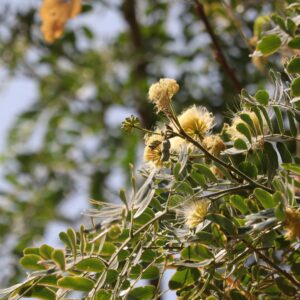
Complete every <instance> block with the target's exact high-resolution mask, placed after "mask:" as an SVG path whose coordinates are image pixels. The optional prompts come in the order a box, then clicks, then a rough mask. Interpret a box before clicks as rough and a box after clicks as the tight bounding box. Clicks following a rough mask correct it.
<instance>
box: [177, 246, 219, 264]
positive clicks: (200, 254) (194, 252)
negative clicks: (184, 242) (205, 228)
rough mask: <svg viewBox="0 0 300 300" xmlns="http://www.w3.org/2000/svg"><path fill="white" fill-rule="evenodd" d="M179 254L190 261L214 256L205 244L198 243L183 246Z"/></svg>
mask: <svg viewBox="0 0 300 300" xmlns="http://www.w3.org/2000/svg"><path fill="white" fill-rule="evenodd" d="M180 255H181V258H182V259H184V260H192V261H203V260H206V259H210V258H213V257H214V256H213V254H212V253H211V252H210V251H209V250H208V248H207V247H206V246H203V245H200V244H198V243H197V244H192V245H190V246H188V247H186V248H184V249H183V250H182V251H181V252H180Z"/></svg>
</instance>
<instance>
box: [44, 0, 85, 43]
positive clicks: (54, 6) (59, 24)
mask: <svg viewBox="0 0 300 300" xmlns="http://www.w3.org/2000/svg"><path fill="white" fill-rule="evenodd" d="M80 11H81V2H80V0H69V1H64V0H44V2H43V4H42V6H41V8H40V16H41V19H42V26H41V31H42V33H43V35H44V38H45V40H46V42H48V43H53V42H54V41H55V40H57V39H59V38H60V37H61V36H62V34H63V32H64V27H65V24H66V23H67V21H68V20H69V19H72V18H74V17H76V16H77V15H78V14H79V13H80Z"/></svg>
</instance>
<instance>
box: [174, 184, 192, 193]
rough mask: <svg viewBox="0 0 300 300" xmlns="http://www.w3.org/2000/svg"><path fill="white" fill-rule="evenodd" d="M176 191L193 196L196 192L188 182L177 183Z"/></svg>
mask: <svg viewBox="0 0 300 300" xmlns="http://www.w3.org/2000/svg"><path fill="white" fill-rule="evenodd" d="M174 189H175V191H177V192H178V193H180V194H184V195H193V194H194V190H193V188H192V186H191V184H190V183H189V182H187V181H177V182H176V183H175V185H174Z"/></svg>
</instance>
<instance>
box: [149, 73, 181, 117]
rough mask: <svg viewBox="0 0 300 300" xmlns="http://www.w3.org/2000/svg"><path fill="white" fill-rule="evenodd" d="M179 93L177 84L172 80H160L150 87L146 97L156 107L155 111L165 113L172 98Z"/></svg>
mask: <svg viewBox="0 0 300 300" xmlns="http://www.w3.org/2000/svg"><path fill="white" fill-rule="evenodd" d="M178 91H179V84H178V83H177V82H176V80H174V79H170V78H161V79H160V80H159V82H157V83H154V84H152V85H151V87H150V89H149V92H148V97H149V100H150V101H151V102H153V103H154V104H155V105H156V108H157V111H167V110H168V109H169V106H170V103H171V100H172V97H173V96H174V95H176V94H177V93H178Z"/></svg>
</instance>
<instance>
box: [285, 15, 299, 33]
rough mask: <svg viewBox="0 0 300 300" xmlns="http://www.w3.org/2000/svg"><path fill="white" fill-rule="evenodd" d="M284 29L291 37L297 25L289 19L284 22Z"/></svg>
mask: <svg viewBox="0 0 300 300" xmlns="http://www.w3.org/2000/svg"><path fill="white" fill-rule="evenodd" d="M286 29H287V32H288V34H289V35H291V36H294V35H295V32H296V29H297V25H296V23H295V22H294V21H293V20H292V19H291V18H288V19H287V20H286Z"/></svg>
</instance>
